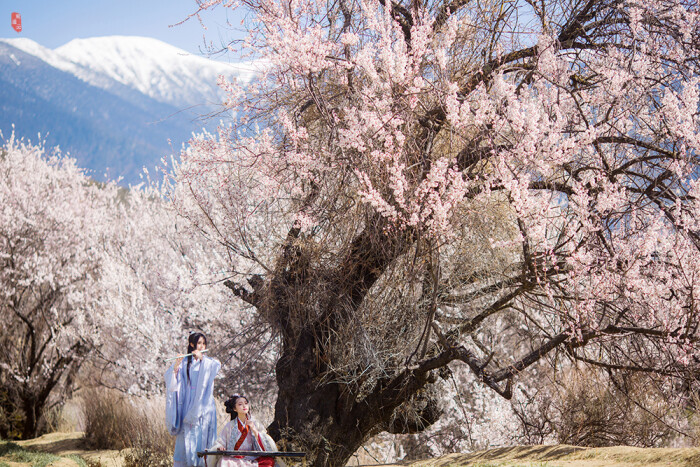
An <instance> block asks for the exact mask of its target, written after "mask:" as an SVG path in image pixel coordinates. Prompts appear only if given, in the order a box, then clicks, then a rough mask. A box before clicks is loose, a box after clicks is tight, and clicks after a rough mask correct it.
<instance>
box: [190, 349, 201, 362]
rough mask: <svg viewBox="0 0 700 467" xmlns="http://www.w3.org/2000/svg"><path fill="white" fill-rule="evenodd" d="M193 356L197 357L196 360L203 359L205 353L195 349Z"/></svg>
mask: <svg viewBox="0 0 700 467" xmlns="http://www.w3.org/2000/svg"><path fill="white" fill-rule="evenodd" d="M192 356H193V357H194V358H195V360H201V359H202V357H203V356H204V354H203V353H202V351H201V350H195V351H194V352H192Z"/></svg>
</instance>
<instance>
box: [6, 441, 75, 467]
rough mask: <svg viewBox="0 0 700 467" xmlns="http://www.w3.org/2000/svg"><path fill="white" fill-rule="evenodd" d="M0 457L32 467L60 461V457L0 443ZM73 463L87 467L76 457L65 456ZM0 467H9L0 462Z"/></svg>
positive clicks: (40, 466)
mask: <svg viewBox="0 0 700 467" xmlns="http://www.w3.org/2000/svg"><path fill="white" fill-rule="evenodd" d="M0 457H3V458H5V460H7V461H11V462H28V463H30V464H32V467H46V466H47V465H49V464H50V463H52V462H56V461H57V460H60V459H61V457H59V456H56V455H54V454H48V453H45V452H35V451H29V450H27V449H24V448H23V447H22V446H20V445H18V444H15V443H12V442H9V441H0ZM67 457H68V458H69V459H71V460H73V461H75V462H76V463H77V464H78V465H79V466H80V467H87V464H86V463H85V461H84V460H83V459H81V458H80V457H78V456H67ZM0 467H9V465H8V464H7V463H6V462H0Z"/></svg>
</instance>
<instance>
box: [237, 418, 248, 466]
mask: <svg viewBox="0 0 700 467" xmlns="http://www.w3.org/2000/svg"><path fill="white" fill-rule="evenodd" d="M236 422H238V431H240V432H241V437H240V438H238V441H236V445H235V446H234V447H233V450H234V451H238V448H240V447H241V444H243V441H245V439H246V437H247V436H248V431H250V428H248V425H247V424H246V425H245V426H243V424H242V423H241V419H240V418H238V417H236ZM234 457H236V459H243V456H234Z"/></svg>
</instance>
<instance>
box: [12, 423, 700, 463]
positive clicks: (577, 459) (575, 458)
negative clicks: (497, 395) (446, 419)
mask: <svg viewBox="0 0 700 467" xmlns="http://www.w3.org/2000/svg"><path fill="white" fill-rule="evenodd" d="M122 464H123V458H122V453H120V452H119V451H88V450H85V449H84V447H83V442H82V433H80V432H73V433H51V434H48V435H44V436H42V437H40V438H37V439H33V440H28V441H18V442H16V443H9V442H5V441H0V467H91V466H101V467H122ZM393 465H403V466H410V467H463V466H464V467H466V466H470V467H700V449H698V448H695V449H640V448H631V447H627V446H618V447H612V448H596V449H593V448H580V447H575V446H566V445H557V446H514V447H509V448H497V449H490V450H488V451H481V452H475V453H470V454H450V455H448V456H443V457H440V458H437V459H429V460H423V461H414V462H411V463H401V464H393Z"/></svg>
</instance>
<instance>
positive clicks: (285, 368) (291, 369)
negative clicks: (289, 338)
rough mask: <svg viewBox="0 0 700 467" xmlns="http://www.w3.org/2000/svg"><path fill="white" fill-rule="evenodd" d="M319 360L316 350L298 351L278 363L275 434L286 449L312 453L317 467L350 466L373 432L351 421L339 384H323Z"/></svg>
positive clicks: (310, 457) (309, 455)
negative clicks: (321, 383)
mask: <svg viewBox="0 0 700 467" xmlns="http://www.w3.org/2000/svg"><path fill="white" fill-rule="evenodd" d="M314 360H315V359H314V355H313V352H311V351H309V350H308V349H306V350H305V351H303V352H299V349H297V352H296V353H295V355H294V356H285V357H283V358H281V359H280V360H279V361H278V364H277V382H278V385H279V394H278V396H277V403H276V405H275V419H274V421H273V423H272V424H271V425H270V427H269V431H270V435H271V436H272V437H273V438H274V439H276V440H283V443H284V444H283V445H282V446H281V448H283V449H293V450H302V451H304V452H306V453H307V461H308V462H309V465H311V466H315V467H322V466H324V467H326V466H327V467H334V466H344V465H346V463H347V461H348V459H349V458H350V456H352V454H353V453H354V452H355V451H356V450H357V449H358V448H360V446H362V444H363V443H364V442H365V441H366V440H367V439H368V438H369V437H370V436H371V434H373V433H372V431H373V430H372V429H368V428H370V427H364V426H359V425H356V423H355V421H353V420H351V416H352V412H353V410H352V407H351V406H350V404H349V403H348V401H346V400H343V399H344V398H343V393H342V388H341V387H340V386H339V385H337V384H332V383H331V384H323V385H319V381H318V378H316V377H315V376H316V374H315V371H314V369H315V368H317V362H315V361H314Z"/></svg>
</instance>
